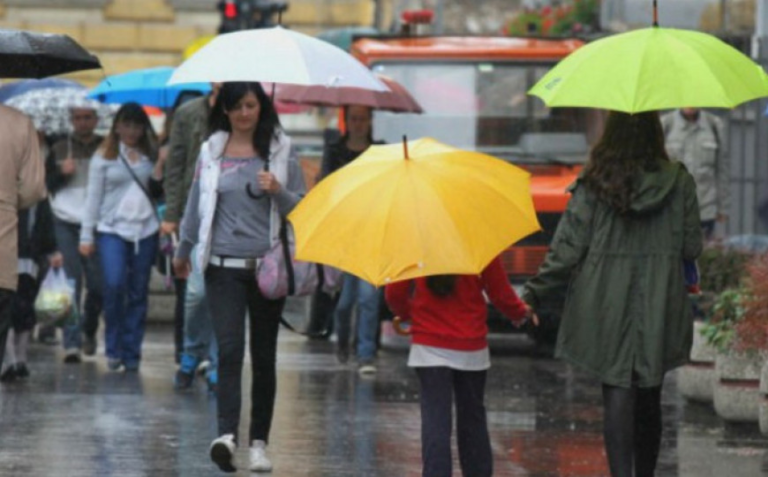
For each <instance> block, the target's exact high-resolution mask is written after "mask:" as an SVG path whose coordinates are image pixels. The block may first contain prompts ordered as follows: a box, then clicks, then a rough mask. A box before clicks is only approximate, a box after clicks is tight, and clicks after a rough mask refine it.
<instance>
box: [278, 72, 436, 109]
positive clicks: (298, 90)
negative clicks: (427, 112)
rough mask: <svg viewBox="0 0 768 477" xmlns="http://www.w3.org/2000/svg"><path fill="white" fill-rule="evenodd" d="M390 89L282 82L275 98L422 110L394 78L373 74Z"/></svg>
mask: <svg viewBox="0 0 768 477" xmlns="http://www.w3.org/2000/svg"><path fill="white" fill-rule="evenodd" d="M376 77H377V78H378V79H379V80H380V81H381V82H382V83H384V85H385V86H386V87H387V88H388V89H389V91H371V90H369V89H362V88H345V87H336V86H300V85H283V86H282V87H281V88H280V90H279V94H277V99H278V100H279V101H282V102H285V103H295V104H306V105H310V106H334V107H339V106H352V105H356V106H368V107H370V108H373V109H381V110H384V111H392V112H395V113H419V114H420V113H423V112H424V110H423V109H422V108H421V106H420V105H419V103H418V102H417V101H416V100H415V99H414V98H413V96H411V93H409V92H408V90H407V89H405V87H404V86H403V85H401V84H400V83H398V82H397V81H395V80H393V79H392V78H389V77H387V76H384V75H378V74H377V75H376Z"/></svg>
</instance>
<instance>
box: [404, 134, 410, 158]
mask: <svg viewBox="0 0 768 477" xmlns="http://www.w3.org/2000/svg"><path fill="white" fill-rule="evenodd" d="M403 153H404V154H405V158H406V159H410V158H409V157H408V137H407V136H406V135H405V134H403Z"/></svg>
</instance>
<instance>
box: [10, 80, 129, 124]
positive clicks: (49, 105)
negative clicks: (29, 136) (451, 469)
mask: <svg viewBox="0 0 768 477" xmlns="http://www.w3.org/2000/svg"><path fill="white" fill-rule="evenodd" d="M87 93H88V90H86V89H85V88H84V87H82V86H80V87H70V88H42V89H36V90H34V91H29V92H27V93H24V94H20V95H18V96H14V97H13V98H11V99H10V100H8V101H7V102H6V103H5V104H6V105H8V106H10V107H12V108H16V109H18V110H19V111H21V112H23V113H24V114H26V115H28V116H30V117H31V118H32V122H33V123H34V124H35V129H37V130H38V131H43V132H44V133H45V134H47V135H58V134H68V133H70V132H71V131H72V125H71V123H70V109H71V108H89V109H94V110H96V114H98V116H99V125H98V129H102V130H103V129H108V128H109V125H110V124H111V121H112V116H113V115H114V108H111V107H109V106H107V105H104V104H101V103H99V102H98V101H94V100H91V99H88V98H86V94H87Z"/></svg>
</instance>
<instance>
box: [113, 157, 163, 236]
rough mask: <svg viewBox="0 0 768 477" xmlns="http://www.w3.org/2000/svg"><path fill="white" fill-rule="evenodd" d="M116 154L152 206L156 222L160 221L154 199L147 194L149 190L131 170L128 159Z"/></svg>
mask: <svg viewBox="0 0 768 477" xmlns="http://www.w3.org/2000/svg"><path fill="white" fill-rule="evenodd" d="M118 156H120V162H122V163H123V165H124V166H125V168H126V169H128V173H129V174H130V175H131V177H132V178H133V181H134V182H135V183H136V185H138V186H139V188H140V189H141V191H142V192H143V193H144V196H145V197H146V198H147V200H148V201H149V205H151V206H152V212H154V213H155V218H157V220H158V222H160V221H161V220H160V214H159V213H158V212H157V207H156V206H155V201H154V200H152V196H150V195H149V191H148V190H147V188H146V187H144V184H142V183H141V180H139V178H138V176H136V173H135V172H133V168H132V167H131V166H130V165H129V164H128V161H126V160H125V157H123V155H122V154H118Z"/></svg>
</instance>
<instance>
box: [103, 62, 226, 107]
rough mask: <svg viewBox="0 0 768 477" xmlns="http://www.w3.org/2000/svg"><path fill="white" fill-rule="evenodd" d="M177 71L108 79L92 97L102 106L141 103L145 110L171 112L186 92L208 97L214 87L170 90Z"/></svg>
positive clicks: (184, 86) (148, 71)
mask: <svg viewBox="0 0 768 477" xmlns="http://www.w3.org/2000/svg"><path fill="white" fill-rule="evenodd" d="M173 71H174V69H173V68H171V67H170V66H160V67H157V68H146V69H140V70H135V71H129V72H128V73H123V74H119V75H114V76H110V77H108V78H106V79H105V80H104V81H102V82H101V83H99V84H98V86H96V87H95V88H94V89H92V90H91V92H90V93H89V94H88V97H89V98H91V99H97V100H99V101H101V102H102V103H118V104H122V103H127V102H130V101H134V102H137V103H139V104H142V105H144V106H155V107H157V108H170V107H172V106H174V105H175V104H176V99H178V97H179V95H180V94H181V93H183V92H186V91H192V92H198V93H200V94H207V93H208V92H209V91H211V84H210V83H187V84H180V85H173V86H169V85H168V84H167V83H168V80H169V79H170V78H171V75H172V74H173Z"/></svg>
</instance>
